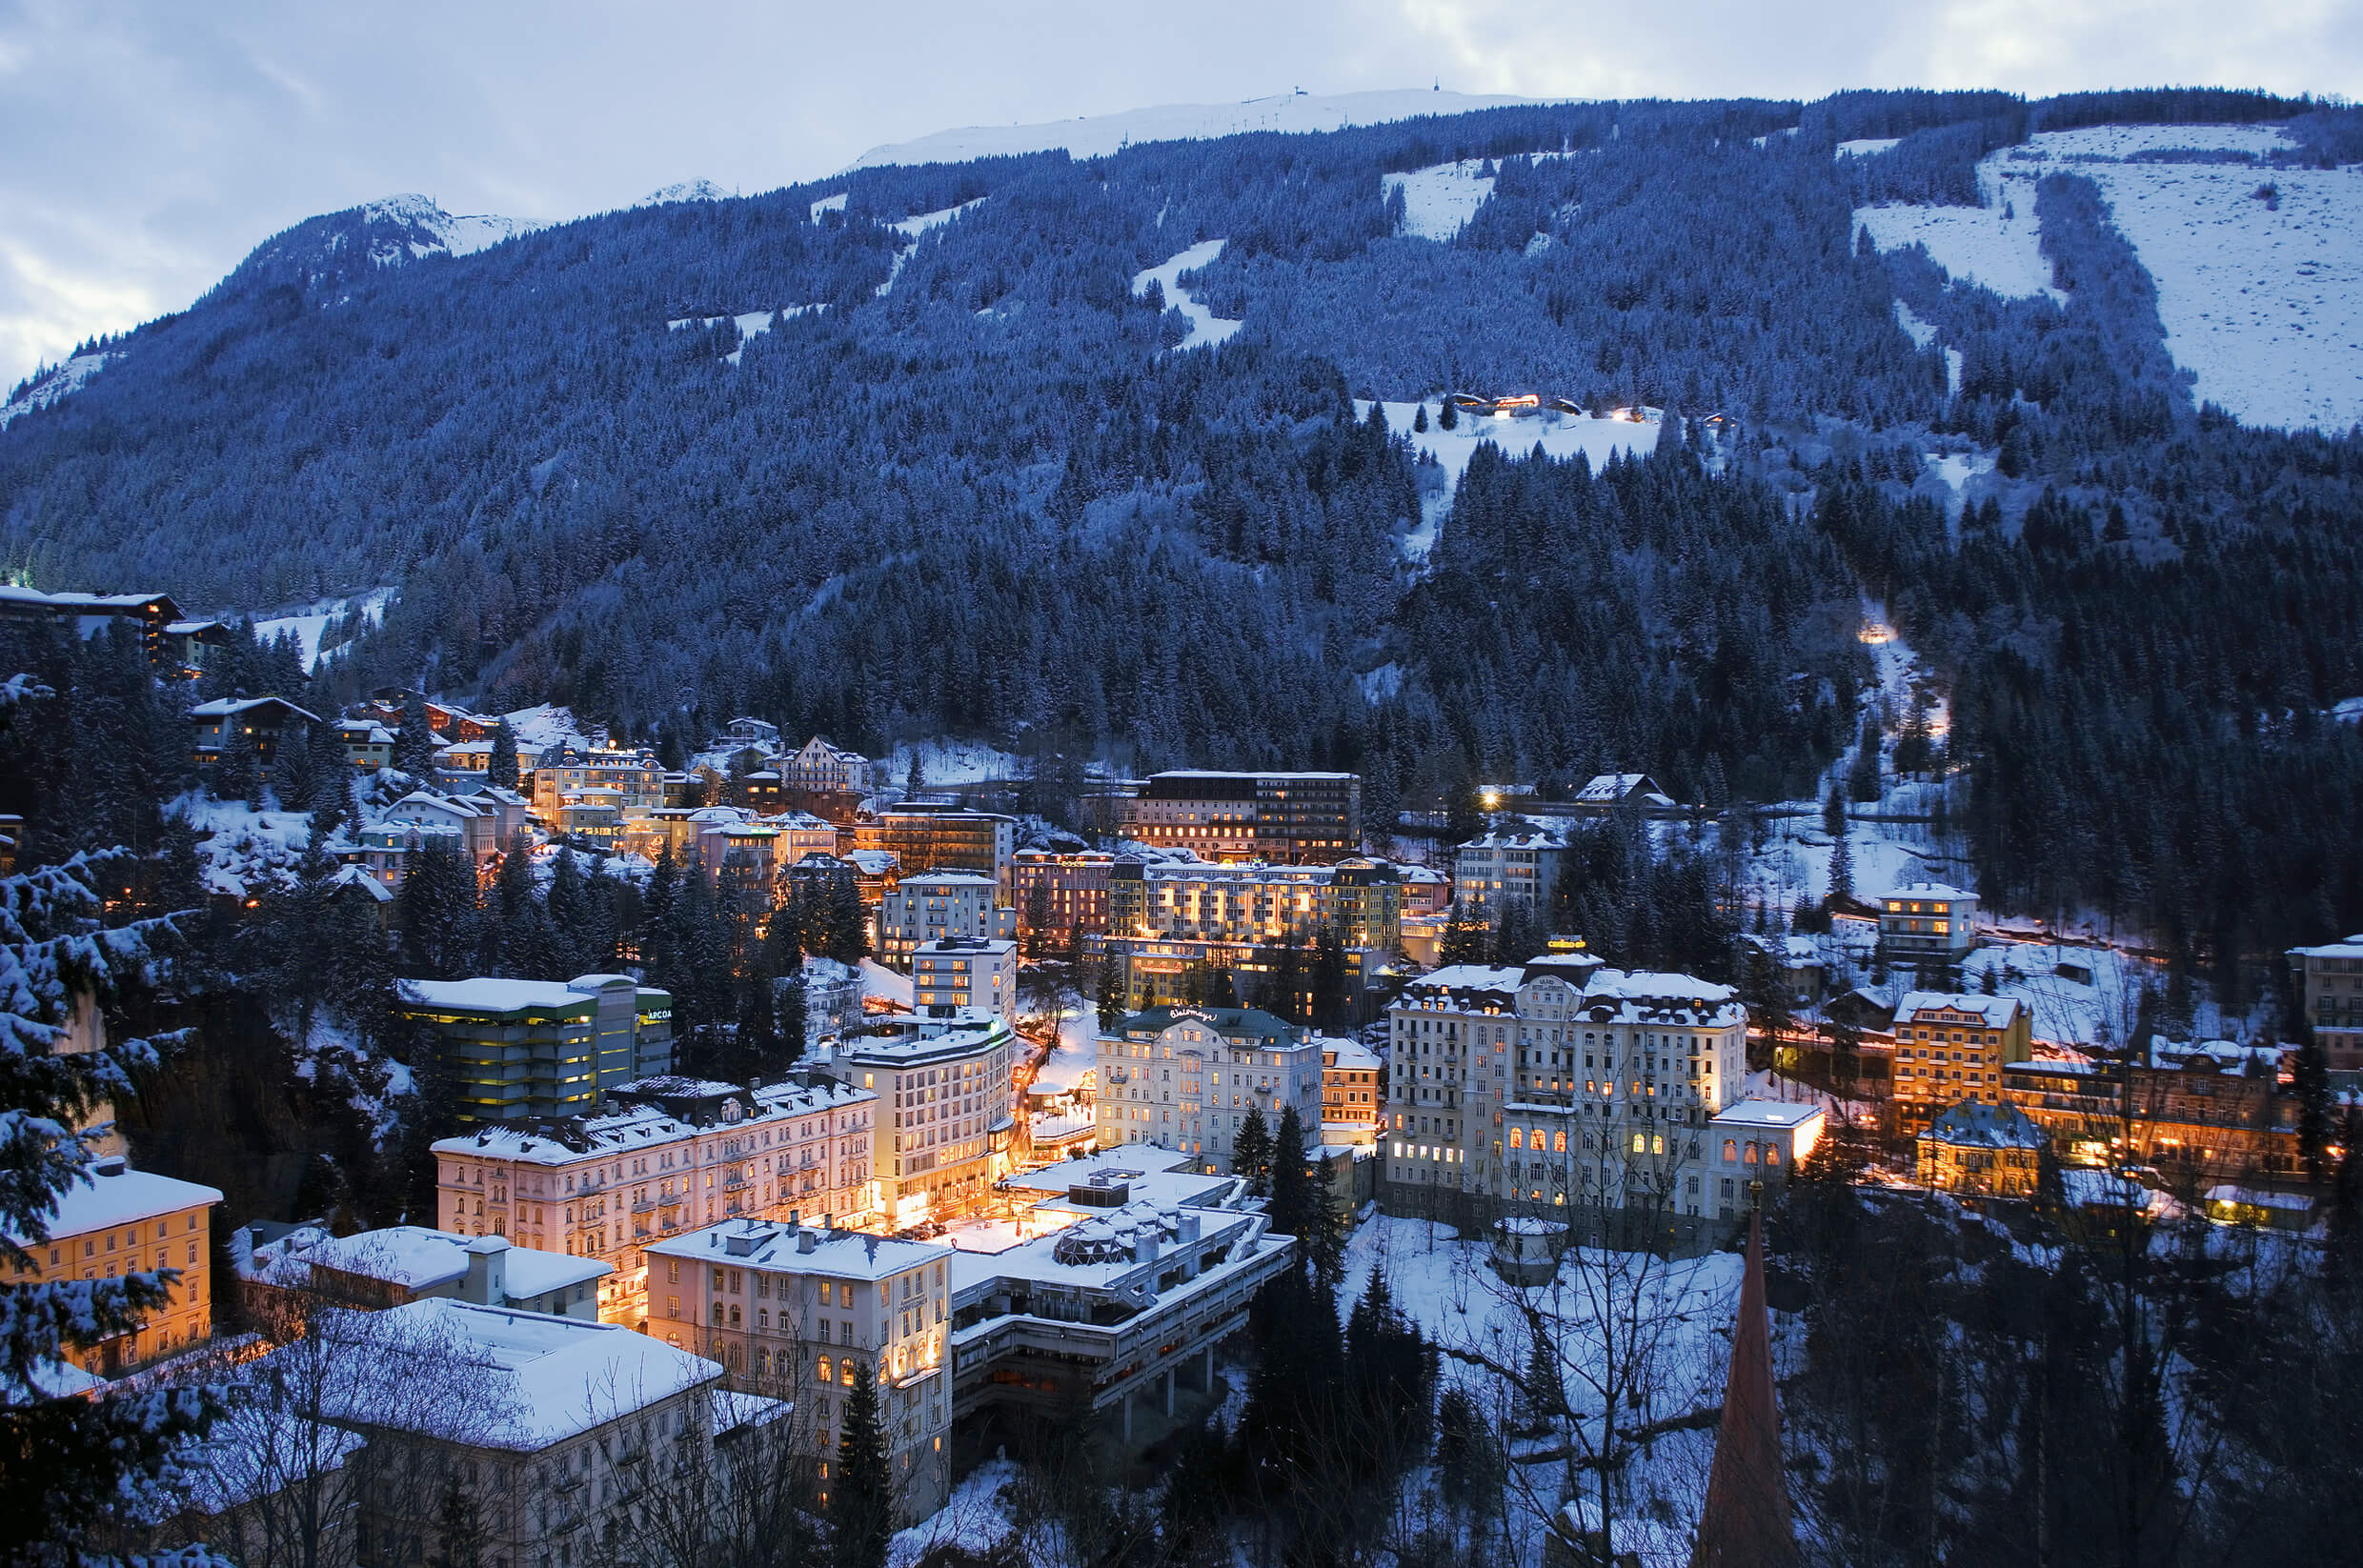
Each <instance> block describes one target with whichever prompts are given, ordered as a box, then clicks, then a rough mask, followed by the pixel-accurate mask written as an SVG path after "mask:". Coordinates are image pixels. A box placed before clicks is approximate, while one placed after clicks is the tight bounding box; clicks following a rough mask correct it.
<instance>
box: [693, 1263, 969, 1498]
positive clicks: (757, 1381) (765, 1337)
mask: <svg viewBox="0 0 2363 1568" xmlns="http://www.w3.org/2000/svg"><path fill="white" fill-rule="evenodd" d="M649 1254H650V1259H649V1269H650V1274H651V1282H650V1285H649V1305H650V1308H651V1311H650V1314H649V1332H650V1333H651V1334H652V1335H660V1336H662V1337H663V1338H664V1340H665V1341H666V1343H668V1344H675V1345H682V1346H684V1347H685V1348H688V1349H692V1350H696V1351H697V1352H699V1353H701V1354H702V1355H705V1356H707V1357H711V1358H712V1359H714V1360H716V1361H718V1362H720V1363H721V1364H722V1366H723V1368H724V1369H725V1371H726V1372H727V1373H728V1375H729V1386H730V1387H732V1388H733V1389H736V1390H738V1391H741V1392H747V1393H753V1394H757V1395H760V1396H764V1397H772V1398H778V1399H783V1400H787V1401H789V1402H790V1403H791V1405H792V1407H793V1411H794V1415H793V1417H791V1418H792V1419H794V1420H795V1421H796V1422H797V1423H798V1431H797V1437H796V1441H795V1446H796V1447H797V1448H798V1449H800V1450H802V1451H803V1452H805V1453H809V1454H815V1455H818V1461H817V1462H818V1470H817V1472H816V1479H817V1480H818V1485H819V1489H820V1491H821V1493H822V1495H823V1497H824V1498H825V1497H826V1494H827V1492H828V1490H829V1487H830V1483H831V1480H832V1477H831V1472H832V1471H833V1470H834V1468H835V1463H836V1455H837V1440H838V1431H839V1424H838V1423H839V1422H841V1420H842V1418H843V1414H844V1412H843V1409H842V1405H843V1402H844V1399H845V1397H846V1395H847V1392H848V1391H849V1389H850V1388H851V1386H852V1384H853V1381H854V1377H855V1372H856V1369H857V1368H858V1367H859V1366H861V1365H863V1364H865V1363H866V1364H867V1365H868V1366H869V1367H870V1369H871V1372H872V1374H873V1376H875V1377H876V1378H877V1379H878V1398H879V1418H880V1420H881V1422H882V1423H883V1424H884V1426H885V1428H886V1439H887V1444H888V1452H889V1459H890V1463H891V1464H892V1466H893V1470H894V1481H895V1504H896V1507H895V1513H896V1522H897V1523H899V1524H913V1523H916V1522H918V1521H919V1520H920V1519H923V1518H926V1517H927V1516H928V1515H930V1514H933V1513H935V1512H936V1511H937V1510H938V1509H939V1508H941V1507H942V1506H943V1505H944V1504H945V1503H946V1502H948V1501H950V1500H951V1495H952V1457H951V1455H950V1453H949V1452H948V1447H949V1445H948V1441H947V1439H948V1437H949V1436H950V1429H951V1425H952V1390H951V1381H952V1379H951V1376H950V1368H949V1366H948V1365H947V1347H946V1343H945V1341H946V1338H947V1337H948V1336H949V1335H950V1333H951V1327H950V1317H951V1309H950V1301H951V1296H950V1283H949V1277H948V1270H949V1266H950V1263H951V1259H952V1257H953V1252H952V1249H951V1248H950V1247H949V1246H947V1245H945V1244H944V1243H942V1242H940V1241H906V1240H899V1239H896V1238H894V1237H890V1236H869V1235H864V1234H861V1233H858V1232H854V1231H843V1230H837V1229H834V1228H832V1227H828V1226H818V1227H816V1226H811V1225H805V1224H801V1223H798V1222H797V1221H796V1220H794V1219H793V1218H791V1220H790V1221H789V1222H787V1223H784V1224H782V1223H778V1222H774V1221H770V1220H734V1221H732V1222H731V1223H730V1224H727V1225H717V1226H714V1227H712V1228H711V1229H708V1230H703V1231H699V1232H697V1233H695V1234H694V1235H690V1236H676V1237H674V1238H673V1239H671V1240H669V1241H665V1242H661V1243H659V1244H658V1245H656V1246H654V1247H651V1248H650V1249H649Z"/></svg>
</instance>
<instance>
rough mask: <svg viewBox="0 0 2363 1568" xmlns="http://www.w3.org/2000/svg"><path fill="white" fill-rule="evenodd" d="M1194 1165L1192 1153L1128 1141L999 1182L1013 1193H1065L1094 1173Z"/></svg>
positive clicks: (1172, 1170) (1168, 1170)
mask: <svg viewBox="0 0 2363 1568" xmlns="http://www.w3.org/2000/svg"><path fill="white" fill-rule="evenodd" d="M1197 1164H1198V1161H1197V1160H1196V1158H1195V1157H1193V1156H1189V1155H1185V1154H1182V1153H1181V1152H1180V1151H1179V1150H1174V1149H1168V1148H1166V1147H1164V1146H1163V1145H1162V1144H1157V1143H1127V1144H1125V1145H1123V1146H1122V1147H1121V1148H1118V1149H1102V1150H1101V1151H1100V1152H1099V1153H1097V1154H1092V1155H1078V1156H1075V1157H1074V1158H1073V1159H1062V1160H1060V1161H1059V1162H1058V1163H1057V1164H1056V1165H1045V1166H1043V1167H1042V1168H1041V1169H1040V1170H1038V1171H1020V1172H1019V1173H1017V1174H1015V1175H1013V1176H1008V1177H1006V1178H1004V1179H1003V1181H1002V1182H1001V1185H1002V1186H1004V1187H1006V1188H1008V1189H1009V1190H1010V1191H1012V1192H1035V1193H1048V1194H1054V1195H1064V1194H1065V1193H1066V1192H1067V1190H1068V1189H1069V1188H1073V1187H1081V1186H1088V1185H1089V1184H1090V1182H1091V1180H1092V1178H1093V1177H1095V1176H1109V1175H1112V1174H1114V1173H1116V1172H1127V1173H1133V1174H1139V1175H1152V1176H1153V1175H1160V1174H1170V1175H1179V1174H1181V1173H1183V1172H1187V1171H1191V1170H1194V1169H1196V1168H1197Z"/></svg>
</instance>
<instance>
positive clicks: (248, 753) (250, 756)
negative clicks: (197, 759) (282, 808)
mask: <svg viewBox="0 0 2363 1568" xmlns="http://www.w3.org/2000/svg"><path fill="white" fill-rule="evenodd" d="M262 790H263V762H262V758H261V757H260V756H258V755H257V754H255V751H254V737H253V736H252V735H250V734H247V733H246V731H245V729H244V727H243V726H241V725H239V724H237V723H235V722H234V721H232V720H224V721H223V724H222V743H221V751H220V752H219V754H217V755H216V758H215V761H214V764H213V798H214V799H216V800H221V801H231V800H243V801H245V802H246V803H247V804H249V805H259V804H260V803H261V801H262Z"/></svg>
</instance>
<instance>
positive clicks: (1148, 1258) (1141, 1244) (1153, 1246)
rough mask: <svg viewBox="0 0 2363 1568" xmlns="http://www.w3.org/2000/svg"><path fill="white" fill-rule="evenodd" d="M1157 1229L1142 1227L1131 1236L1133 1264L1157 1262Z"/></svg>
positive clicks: (1150, 1225) (1154, 1227) (1150, 1226)
mask: <svg viewBox="0 0 2363 1568" xmlns="http://www.w3.org/2000/svg"><path fill="white" fill-rule="evenodd" d="M1157 1239H1158V1237H1157V1227H1156V1226H1155V1225H1154V1224H1149V1225H1143V1226H1141V1228H1140V1229H1139V1230H1137V1231H1135V1232H1133V1235H1132V1260H1133V1261H1134V1262H1135V1263H1154V1262H1156V1261H1157Z"/></svg>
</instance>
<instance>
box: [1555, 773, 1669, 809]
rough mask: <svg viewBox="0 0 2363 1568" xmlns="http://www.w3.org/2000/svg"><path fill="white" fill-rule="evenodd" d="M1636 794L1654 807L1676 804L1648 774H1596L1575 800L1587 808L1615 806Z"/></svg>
mask: <svg viewBox="0 0 2363 1568" xmlns="http://www.w3.org/2000/svg"><path fill="white" fill-rule="evenodd" d="M1631 794H1640V795H1641V797H1642V799H1644V800H1645V801H1646V802H1647V803H1648V804H1650V805H1652V806H1670V805H1672V804H1673V803H1674V801H1673V798H1672V797H1671V796H1670V795H1668V794H1666V792H1665V791H1664V790H1662V789H1660V788H1659V787H1658V783H1657V780H1655V779H1653V778H1651V777H1650V776H1649V775H1648V774H1593V775H1592V777H1591V779H1590V781H1589V782H1587V783H1586V784H1585V786H1584V787H1583V788H1582V789H1580V790H1578V791H1576V792H1575V798H1576V799H1577V801H1578V802H1580V803H1582V804H1584V805H1587V806H1598V805H1613V804H1615V803H1616V802H1617V801H1620V800H1623V799H1625V798H1626V796H1628V795H1631Z"/></svg>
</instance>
